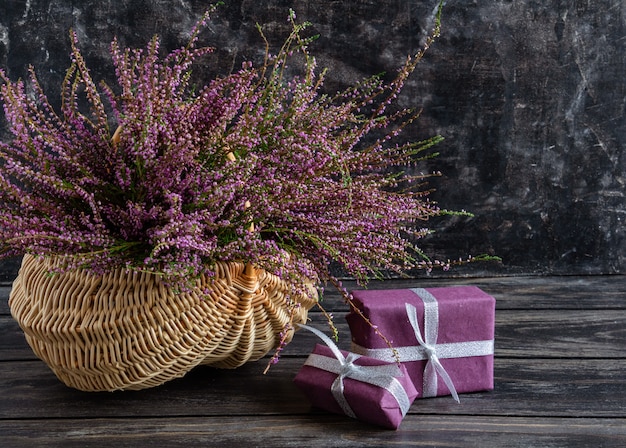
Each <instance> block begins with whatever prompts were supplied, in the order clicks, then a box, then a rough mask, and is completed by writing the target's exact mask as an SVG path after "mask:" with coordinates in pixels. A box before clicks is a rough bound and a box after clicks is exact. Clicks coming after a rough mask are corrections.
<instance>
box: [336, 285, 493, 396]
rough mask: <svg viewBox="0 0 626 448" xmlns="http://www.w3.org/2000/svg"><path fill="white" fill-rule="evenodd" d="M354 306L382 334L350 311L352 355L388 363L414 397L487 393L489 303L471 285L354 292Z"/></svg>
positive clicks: (490, 358)
mask: <svg viewBox="0 0 626 448" xmlns="http://www.w3.org/2000/svg"><path fill="white" fill-rule="evenodd" d="M352 296H353V297H354V304H355V305H356V307H357V308H358V309H359V310H361V311H362V312H363V315H364V316H365V317H367V318H368V319H369V320H370V321H371V323H372V324H373V325H375V326H376V327H377V329H378V330H379V331H380V333H382V334H383V335H384V336H385V337H386V338H387V339H389V341H390V342H391V345H392V346H393V348H394V349H395V354H394V351H393V350H391V349H390V348H389V346H388V345H387V343H386V342H385V341H384V340H383V339H382V338H381V337H380V336H379V335H378V334H376V331H375V329H374V328H372V326H371V325H369V324H368V323H367V322H365V320H364V319H363V318H362V317H361V316H359V315H358V314H357V313H356V312H355V311H351V312H350V314H348V316H347V317H346V319H347V320H348V324H349V326H350V331H351V333H352V351H353V352H356V353H360V354H363V355H367V356H369V357H373V358H376V359H381V360H385V361H387V362H390V361H393V360H394V359H397V358H396V355H397V356H398V357H399V359H400V361H401V362H402V364H403V365H404V366H406V369H407V371H408V373H409V376H410V377H411V379H412V380H413V383H414V384H415V387H416V388H417V391H418V393H419V396H420V397H432V396H440V395H450V394H452V395H453V396H454V398H455V399H457V401H458V396H457V393H464V392H475V391H481V390H491V389H493V352H494V320H495V299H494V298H493V297H492V296H490V295H488V294H486V293H485V292H483V291H482V290H480V289H479V288H477V287H475V286H454V287H444V288H426V289H424V288H412V289H391V290H357V291H353V292H352Z"/></svg>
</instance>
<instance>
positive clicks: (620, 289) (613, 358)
mask: <svg viewBox="0 0 626 448" xmlns="http://www.w3.org/2000/svg"><path fill="white" fill-rule="evenodd" d="M453 284H458V285H460V284H471V285H476V286H478V287H480V288H481V289H483V290H484V291H485V292H487V293H489V294H491V295H493V296H494V297H495V298H496V301H497V311H496V341H495V347H496V359H495V390H493V391H490V392H480V393H473V394H464V395H461V403H460V404H457V403H456V402H454V401H453V400H452V399H451V398H450V397H439V398H429V399H418V400H416V401H415V402H414V403H413V405H412V407H411V409H410V411H409V414H408V415H407V416H406V418H405V419H404V421H403V422H402V425H401V426H400V429H399V430H397V431H391V430H384V429H378V428H376V427H372V426H369V425H366V424H364V423H361V422H358V421H355V420H352V419H349V418H347V417H342V416H336V415H331V414H327V413H325V412H323V411H320V410H315V409H312V408H311V406H310V405H309V403H308V402H307V401H306V399H305V398H304V396H303V395H302V394H301V393H300V392H299V391H298V389H296V387H295V386H294V385H293V383H292V380H293V377H294V376H295V374H296V372H297V371H298V369H299V368H300V366H301V365H302V363H303V362H304V360H305V358H306V356H308V354H309V353H310V351H311V350H312V348H313V346H314V344H315V343H316V342H317V339H316V337H315V336H314V335H312V334H308V333H305V332H299V333H298V334H297V335H296V338H295V340H294V342H293V343H292V344H291V345H289V346H288V348H287V349H286V350H285V352H284V356H283V358H282V360H281V361H280V362H279V363H278V364H277V365H276V366H274V367H272V369H271V370H270V371H269V373H267V374H266V375H263V373H262V372H263V370H264V368H265V366H266V361H260V362H256V363H251V364H248V365H246V366H244V367H242V368H240V369H236V370H232V371H223V370H216V369H212V368H209V367H199V368H196V369H195V370H193V371H192V372H191V373H189V374H188V375H187V376H186V377H184V378H182V379H180V380H176V381H173V382H170V383H167V384H166V385H163V386H161V387H159V388H155V389H151V390H144V391H138V392H115V393H86V392H80V391H76V390H73V389H70V388H67V387H66V386H64V385H63V384H62V383H60V382H59V381H58V380H57V379H56V377H55V376H54V375H53V374H52V373H51V371H50V370H49V369H48V368H47V367H46V365H45V364H44V363H43V362H41V361H39V360H38V359H37V358H36V357H35V356H34V355H33V353H32V352H31V351H30V348H29V347H28V346H27V344H26V343H25V341H24V337H23V335H22V333H21V332H20V329H19V327H18V326H17V324H16V323H15V321H13V319H12V318H11V316H10V314H9V309H8V305H7V298H8V295H9V291H10V285H5V286H0V447H4V448H9V447H29V448H30V447H57V446H58V447H83V446H98V447H147V446H158V447H167V446H181V447H195V446H201V447H219V446H227V447H256V446H259V447H286V446H297V447H324V448H328V447H362V446H387V445H389V446H446V447H454V446H459V447H474V446H475V447H579V446H580V447H624V446H626V276H620V275H616V276H589V277H575V276H571V277H503V278H479V279H477V278H472V279H447V280H435V279H434V280H426V279H420V280H408V281H404V280H403V281H391V282H385V283H379V282H376V283H373V284H371V285H370V288H376V289H381V288H396V287H429V286H441V285H453ZM346 286H348V287H350V286H352V285H350V284H346ZM325 306H326V307H327V308H330V309H332V310H333V311H334V314H335V316H336V317H335V320H336V323H337V326H338V327H339V330H340V344H339V345H340V346H342V347H344V348H347V347H348V346H349V340H350V337H349V331H348V327H347V324H345V320H344V315H345V312H346V311H347V309H346V306H345V305H344V304H343V303H342V302H341V301H340V300H339V297H338V294H336V293H335V294H333V293H332V292H328V293H327V296H326V298H325ZM311 316H312V322H313V325H316V326H318V328H323V318H322V316H321V315H320V314H319V313H316V312H313V313H311Z"/></svg>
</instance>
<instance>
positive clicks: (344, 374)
mask: <svg viewBox="0 0 626 448" xmlns="http://www.w3.org/2000/svg"><path fill="white" fill-rule="evenodd" d="M358 358H359V357H358V355H355V354H354V353H350V354H349V355H348V356H347V357H346V358H345V362H344V363H342V365H341V371H340V372H339V376H340V377H341V378H342V379H343V378H350V376H352V374H353V373H354V372H355V371H356V370H357V369H356V366H355V365H354V363H353V361H356V360H357V359H358Z"/></svg>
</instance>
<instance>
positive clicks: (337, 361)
mask: <svg viewBox="0 0 626 448" xmlns="http://www.w3.org/2000/svg"><path fill="white" fill-rule="evenodd" d="M298 326H299V327H301V328H304V329H307V330H309V331H311V332H313V333H314V334H316V335H317V336H319V338H320V339H321V340H322V341H324V343H325V344H326V345H327V346H328V347H329V348H330V349H331V351H332V352H333V355H335V358H329V357H327V356H322V355H318V354H316V353H311V354H310V355H309V357H308V358H307V360H306V362H305V363H304V364H305V365H307V366H311V367H316V368H318V369H322V370H325V371H327V372H331V373H335V374H337V378H335V380H334V381H333V384H332V385H331V392H332V394H333V397H334V398H335V400H336V401H337V403H338V404H339V406H340V407H341V410H342V411H343V412H344V413H345V414H346V415H347V416H349V417H352V418H356V415H355V414H354V411H353V410H352V408H351V407H350V405H349V404H348V401H347V400H346V397H345V395H344V383H343V380H344V379H345V378H350V379H353V380H356V381H361V382H363V383H367V384H372V385H374V386H378V387H381V388H383V389H385V390H387V391H388V392H389V393H390V394H391V395H392V396H393V397H394V398H395V399H396V401H397V402H398V405H399V406H400V411H401V412H402V417H404V416H405V415H406V413H407V412H408V411H409V408H410V407H411V402H410V400H409V397H408V395H407V393H406V390H404V387H402V384H400V382H399V381H398V380H397V379H396V378H397V377H401V376H403V374H402V371H401V370H400V367H399V366H398V365H397V364H395V363H393V364H386V365H382V366H359V365H356V364H354V361H356V360H357V359H359V358H360V357H361V356H360V355H357V354H355V353H349V354H348V356H343V353H341V351H340V350H339V348H338V347H337V346H336V345H335V343H334V342H333V341H332V340H331V339H330V338H329V337H328V336H326V335H325V334H324V333H322V332H321V331H319V330H318V329H316V328H313V327H309V326H308V325H302V324H299V325H298Z"/></svg>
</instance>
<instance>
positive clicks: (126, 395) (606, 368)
mask: <svg viewBox="0 0 626 448" xmlns="http://www.w3.org/2000/svg"><path fill="white" fill-rule="evenodd" d="M302 363H303V359H302V358H285V359H282V360H281V362H280V363H278V365H276V366H274V367H273V368H272V370H270V372H269V373H268V374H267V375H262V371H263V369H264V367H265V362H258V363H253V364H250V365H246V366H244V367H242V368H240V369H236V370H233V371H223V370H216V369H211V368H207V367H199V368H196V369H195V370H193V371H192V372H191V373H189V374H188V375H187V376H186V377H185V378H182V379H180V380H176V381H172V382H170V383H167V384H166V385H164V386H162V387H160V388H155V389H149V390H144V391H137V392H121V393H85V392H80V391H76V390H73V389H70V388H67V387H65V386H64V385H63V384H61V383H60V382H59V381H58V380H57V379H56V377H55V376H54V375H53V374H52V373H51V372H50V371H49V370H48V369H47V367H46V366H45V365H44V364H43V363H41V362H36V361H32V362H4V363H0V390H1V391H2V400H1V401H0V419H23V418H85V417H89V418H97V417H120V418H121V417H129V418H132V417H137V416H146V417H147V416H151V417H157V416H161V417H171V416H194V415H205V416H216V415H248V416H252V415H295V414H302V413H306V412H308V410H309V405H308V404H307V402H306V399H305V398H304V397H303V395H302V394H301V393H300V392H299V391H298V390H297V389H296V387H295V386H294V385H293V383H292V379H293V377H294V376H295V374H296V372H297V371H298V369H299V368H300V367H301V366H302ZM623 369H624V361H623V360H606V359H581V360H576V359H539V360H532V359H526V360H521V359H506V358H505V359H496V363H495V382H496V387H495V390H494V391H491V392H479V393H472V394H465V395H463V396H462V397H461V404H457V403H456V402H454V401H453V400H452V399H451V398H450V397H439V398H431V399H420V400H417V401H416V402H415V403H414V404H413V406H412V407H411V411H410V412H411V413H414V414H424V415H428V414H442V415H443V414H445V415H454V414H463V415H506V416H546V417H571V418H573V417H607V418H624V417H626V381H624V371H623Z"/></svg>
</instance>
